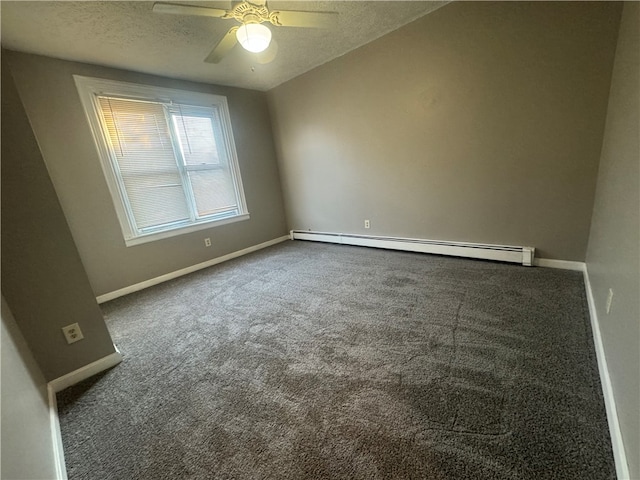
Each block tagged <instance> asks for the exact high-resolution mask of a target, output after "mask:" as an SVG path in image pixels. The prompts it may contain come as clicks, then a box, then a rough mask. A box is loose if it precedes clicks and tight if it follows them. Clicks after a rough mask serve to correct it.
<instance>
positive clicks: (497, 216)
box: [269, 2, 621, 261]
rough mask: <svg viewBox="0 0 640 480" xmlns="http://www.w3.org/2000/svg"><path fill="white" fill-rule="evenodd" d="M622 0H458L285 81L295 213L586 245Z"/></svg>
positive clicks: (315, 220)
mask: <svg viewBox="0 0 640 480" xmlns="http://www.w3.org/2000/svg"><path fill="white" fill-rule="evenodd" d="M620 9H621V5H620V4H618V3H608V2H606V3H598V2H592V3H574V2H568V3H561V2H558V3H555V2H551V3H547V2H541V3H537V2H533V3H526V2H496V3H486V2H461V3H458V2H455V3H452V4H449V5H447V6H445V7H443V8H441V9H439V10H437V11H436V12H434V13H432V14H429V15H427V16H425V17H423V18H422V19H419V20H417V21H416V22H414V23H412V24H409V25H408V26H405V27H403V28H401V29H399V30H397V31H395V32H392V33H390V34H388V35H386V36H384V37H382V38H381V39H379V40H377V41H375V42H372V43H370V44H368V45H365V46H363V47H361V48H359V49H357V50H355V51H353V52H351V53H349V54H347V55H345V56H343V57H341V58H338V59H336V60H334V61H331V62H329V63H327V64H325V65H323V66H321V67H319V68H317V69H315V70H312V71H310V72H308V73H306V74H304V75H302V76H300V77H298V78H295V79H293V80H291V81H289V82H287V83H285V84H283V85H281V86H279V87H277V88H275V89H273V90H272V91H270V92H269V100H270V106H271V109H272V123H273V128H274V133H275V138H276V149H277V151H278V155H279V161H280V170H281V178H282V182H283V192H284V197H285V205H286V208H287V219H288V223H289V227H290V228H295V229H313V230H321V231H333V232H350V233H371V234H380V235H397V236H407V237H418V238H427V239H444V240H457V241H472V242H486V243H499V244H515V245H531V246H534V247H536V248H538V249H539V251H538V254H539V255H540V256H542V257H546V258H556V259H564V260H575V261H584V258H585V252H586V246H587V238H588V234H589V225H590V220H591V211H592V207H593V198H594V191H595V183H596V174H597V168H598V157H599V152H600V147H601V141H602V133H603V128H604V119H605V114H606V108H607V96H608V91H609V81H610V75H611V68H612V62H613V56H614V51H615V45H616V34H617V27H618V21H619V15H620ZM364 219H370V220H371V229H370V230H364V225H363V220H364Z"/></svg>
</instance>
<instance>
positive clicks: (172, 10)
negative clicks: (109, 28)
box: [153, 0, 337, 63]
mask: <svg viewBox="0 0 640 480" xmlns="http://www.w3.org/2000/svg"><path fill="white" fill-rule="evenodd" d="M153 11H154V12H156V13H168V14H174V15H198V16H205V17H214V18H222V19H228V20H236V21H237V22H239V23H240V25H235V26H233V27H231V29H230V30H229V31H228V32H227V33H226V34H225V35H224V37H222V39H221V40H220V41H219V42H218V44H217V45H216V46H215V47H214V49H213V50H212V51H211V53H210V54H209V55H208V56H207V58H205V60H204V61H205V62H207V63H219V62H220V61H221V60H222V59H223V58H224V56H225V55H226V54H227V53H229V51H231V49H232V48H233V47H234V46H235V45H236V43H238V42H239V43H240V45H242V47H243V48H244V49H245V50H248V51H249V52H253V53H260V52H264V51H265V50H266V49H267V48H268V47H269V45H270V43H271V30H269V28H268V27H267V26H266V25H263V23H271V24H272V25H274V26H277V27H307V28H326V27H328V26H330V25H331V23H332V22H333V21H334V20H335V18H336V16H337V12H301V11H293V10H280V11H275V10H274V11H271V10H269V8H268V7H267V4H266V0H254V1H251V2H250V1H246V0H245V1H242V2H239V3H237V4H235V5H234V6H233V8H231V9H230V10H223V9H220V8H211V7H203V6H196V5H183V4H177V3H161V2H158V3H154V5H153ZM264 63H266V62H264Z"/></svg>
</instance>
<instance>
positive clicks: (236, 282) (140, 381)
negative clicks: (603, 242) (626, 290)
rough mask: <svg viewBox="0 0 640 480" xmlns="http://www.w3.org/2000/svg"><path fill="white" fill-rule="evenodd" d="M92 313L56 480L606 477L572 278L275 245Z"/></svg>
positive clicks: (584, 323)
mask: <svg viewBox="0 0 640 480" xmlns="http://www.w3.org/2000/svg"><path fill="white" fill-rule="evenodd" d="M102 308H103V312H104V314H105V317H106V321H107V325H108V327H109V330H110V331H111V334H112V336H113V339H114V342H115V343H116V344H117V345H118V347H119V348H120V350H121V351H122V353H123V354H124V362H123V363H122V364H120V365H119V366H117V367H116V368H114V369H112V370H110V371H109V372H106V373H103V374H101V375H99V376H96V377H94V378H91V379H89V380H87V381H85V382H83V383H81V384H78V385H76V386H74V387H71V388H69V389H67V390H65V391H63V392H61V393H59V394H58V402H59V404H58V405H59V407H58V408H59V412H60V423H61V429H62V438H63V443H64V449H65V454H66V462H67V469H68V474H69V478H70V479H71V480H76V479H127V480H130V479H154V480H156V479H183V478H184V479H209V478H211V479H296V480H300V479H329V478H331V479H434V480H437V479H467V478H468V479H474V480H482V479H580V480H587V479H614V478H615V467H614V463H613V455H612V452H611V443H610V439H609V433H608V428H607V422H606V417H605V410H604V403H603V399H602V393H601V386H600V381H599V377H598V370H597V365H596V359H595V352H594V346H593V341H592V335H591V330H590V324H589V316H588V310H587V304H586V298H585V293H584V284H583V279H582V274H581V273H578V272H569V271H560V270H553V269H543V268H531V267H521V266H514V265H508V264H501V263H494V262H484V261H474V260H466V259H458V258H448V257H438V256H431V255H424V254H415V253H406V252H392V251H385V250H376V249H368V248H360V247H348V246H340V245H330V244H319V243H309V242H301V241H295V242H290V241H289V242H285V243H283V244H279V245H277V246H274V247H271V248H269V249H265V250H262V251H260V252H257V253H254V254H251V255H247V256H245V257H242V258H239V259H236V260H233V261H229V262H226V263H224V264H220V265H217V266H215V267H211V268H209V269H206V270H202V271H199V272H196V273H194V274H191V275H188V276H185V277H181V278H179V279H176V280H173V281H171V282H167V283H164V284H161V285H158V286H156V287H152V288H149V289H146V290H143V291H141V292H138V293H135V294H132V295H128V296H126V297H122V298H119V299H116V300H114V301H111V302H109V303H107V304H104V305H103V306H102Z"/></svg>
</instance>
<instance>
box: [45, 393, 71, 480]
mask: <svg viewBox="0 0 640 480" xmlns="http://www.w3.org/2000/svg"><path fill="white" fill-rule="evenodd" d="M47 395H48V397H49V428H50V429H51V441H52V444H53V461H54V462H55V466H56V480H67V467H66V465H65V461H64V449H63V447H62V434H61V432H60V420H59V419H58V401H57V399H56V392H54V391H53V388H51V385H50V384H49V385H47Z"/></svg>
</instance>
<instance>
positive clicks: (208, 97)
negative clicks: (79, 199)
mask: <svg viewBox="0 0 640 480" xmlns="http://www.w3.org/2000/svg"><path fill="white" fill-rule="evenodd" d="M73 78H74V81H75V83H76V88H77V89H78V93H79V95H80V101H81V102H82V106H83V108H84V111H85V114H86V116H87V120H88V121H89V127H90V129H91V134H92V136H93V140H94V143H95V145H96V147H97V149H98V157H99V158H100V165H101V167H102V171H103V173H104V176H105V179H106V181H107V186H108V188H109V193H110V194H111V197H112V199H113V204H114V207H115V210H116V215H117V217H118V221H119V222H120V228H121V229H122V235H123V236H124V241H125V244H126V246H127V247H130V246H133V245H140V244H142V243H147V242H151V241H155V240H160V239H162V238H168V237H173V236H176V235H182V234H185V233H190V232H195V231H198V230H203V229H205V228H211V227H214V226H218V225H225V224H229V223H233V222H239V221H242V220H248V219H249V218H250V215H249V211H248V210H247V203H246V199H245V195H244V187H243V185H242V177H241V176H240V167H239V164H238V154H237V152H236V146H235V142H234V140H233V132H232V131H231V117H230V115H229V106H228V104H227V99H226V97H224V96H221V95H214V94H211V93H200V92H190V91H185V90H177V89H173V88H164V87H154V86H151V85H141V84H136V83H128V82H120V81H116V80H105V79H101V78H93V77H85V76H81V75H74V76H73ZM98 95H104V96H119V97H123V96H124V97H127V96H130V97H132V98H137V99H146V100H157V101H159V102H163V103H171V102H173V103H179V104H183V105H194V106H214V107H216V108H217V109H218V111H219V113H220V118H221V121H222V125H221V128H222V132H223V136H224V141H225V148H226V149H227V152H228V154H229V169H230V170H231V173H232V175H233V177H234V180H235V183H236V185H237V189H238V192H237V195H238V208H239V211H240V213H239V214H238V215H235V216H233V217H227V218H219V219H213V220H204V221H201V222H197V223H191V224H189V225H186V226H182V227H178V228H175V229H171V230H163V231H159V232H152V233H145V234H139V233H137V232H136V229H135V227H134V225H132V223H131V221H130V218H131V217H130V214H129V213H127V211H126V208H127V207H126V205H127V202H126V201H125V198H126V197H125V196H124V195H125V194H124V192H122V191H121V182H119V181H118V177H117V173H116V172H115V171H114V166H113V164H112V161H111V153H110V151H109V148H108V140H107V139H106V138H105V136H104V130H103V128H102V121H101V114H100V107H99V104H98V99H97V96H98Z"/></svg>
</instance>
